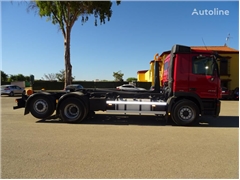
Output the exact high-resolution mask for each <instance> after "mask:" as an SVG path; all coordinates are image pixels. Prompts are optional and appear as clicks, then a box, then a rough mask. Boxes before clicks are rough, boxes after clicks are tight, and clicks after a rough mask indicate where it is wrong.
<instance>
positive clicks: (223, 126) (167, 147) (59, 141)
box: [1, 96, 239, 179]
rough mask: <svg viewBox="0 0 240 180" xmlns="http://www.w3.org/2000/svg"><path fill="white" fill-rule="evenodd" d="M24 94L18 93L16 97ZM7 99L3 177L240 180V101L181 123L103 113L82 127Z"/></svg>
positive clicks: (3, 112) (3, 121)
mask: <svg viewBox="0 0 240 180" xmlns="http://www.w3.org/2000/svg"><path fill="white" fill-rule="evenodd" d="M15 98H16V97H15ZM15 98H14V97H7V96H2V97H1V104H2V106H1V115H2V116H1V126H2V128H1V130H2V132H1V134H2V139H1V145H2V146H1V153H2V154H1V169H2V172H1V177H2V178H4V179H5V178H6V179H12V178H17V179H27V178H31V179H34V178H40V179H45V178H47V179H55V178H61V179H65V178H75V179H85V178H91V179H96V178H100V179H105V178H113V179H118V178H129V179H138V178H147V179H152V178H157V179H162V178H163V179H167V178H171V179H175V178H184V179H187V178H191V179H195V178H200V179H203V178H207V179H213V178H217V179H220V178H224V179H231V178H236V179H238V178H239V105H238V101H223V102H222V109H221V114H220V117H219V118H217V119H214V118H201V122H200V123H199V124H198V125H195V126H191V127H181V126H175V125H174V124H173V123H172V122H167V123H166V122H165V121H163V120H162V119H159V118H157V117H155V116H137V115H135V116H128V115H118V116H115V115H107V114H105V113H98V114H96V115H95V117H94V118H93V119H89V120H88V121H85V122H83V123H82V124H66V123H61V122H60V121H59V120H54V119H53V120H48V121H43V120H38V119H35V118H34V117H33V116H32V115H31V114H28V115H26V116H24V115H23V109H18V110H13V109H12V107H13V106H14V105H15V102H14V99H15Z"/></svg>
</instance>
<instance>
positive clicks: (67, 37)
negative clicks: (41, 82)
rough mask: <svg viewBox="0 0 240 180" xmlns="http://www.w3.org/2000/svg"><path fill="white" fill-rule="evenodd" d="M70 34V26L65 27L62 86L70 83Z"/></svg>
mask: <svg viewBox="0 0 240 180" xmlns="http://www.w3.org/2000/svg"><path fill="white" fill-rule="evenodd" d="M70 34H71V28H66V35H65V37H64V49H65V53H64V57H65V82H64V87H66V86H67V85H69V84H71V83H72V65H71V62H70Z"/></svg>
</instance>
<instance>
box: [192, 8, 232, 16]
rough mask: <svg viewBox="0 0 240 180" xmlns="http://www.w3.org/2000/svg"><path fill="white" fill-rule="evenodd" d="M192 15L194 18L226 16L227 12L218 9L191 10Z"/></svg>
mask: <svg viewBox="0 0 240 180" xmlns="http://www.w3.org/2000/svg"><path fill="white" fill-rule="evenodd" d="M192 15H193V16H194V15H195V16H228V15H229V10H221V9H218V8H214V9H204V10H198V9H197V8H195V9H193V12H192Z"/></svg>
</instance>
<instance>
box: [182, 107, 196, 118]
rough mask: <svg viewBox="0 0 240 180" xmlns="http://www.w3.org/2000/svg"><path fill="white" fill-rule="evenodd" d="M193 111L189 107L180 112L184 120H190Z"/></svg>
mask: <svg viewBox="0 0 240 180" xmlns="http://www.w3.org/2000/svg"><path fill="white" fill-rule="evenodd" d="M192 115H193V113H192V110H191V109H190V108H188V107H184V108H182V109H181V110H180V117H181V119H183V120H189V119H191V118H192Z"/></svg>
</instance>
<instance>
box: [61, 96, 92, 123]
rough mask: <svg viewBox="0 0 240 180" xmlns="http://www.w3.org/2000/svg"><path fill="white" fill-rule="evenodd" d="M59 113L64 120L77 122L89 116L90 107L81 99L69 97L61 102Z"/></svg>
mask: <svg viewBox="0 0 240 180" xmlns="http://www.w3.org/2000/svg"><path fill="white" fill-rule="evenodd" d="M59 114H60V117H61V119H62V121H63V122H68V123H76V122H80V121H82V120H83V119H84V118H85V117H86V116H87V114H88V109H87V106H86V105H85V103H84V102H83V101H82V100H81V99H76V98H68V99H65V100H64V101H63V102H62V103H61V105H60V107H59Z"/></svg>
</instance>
